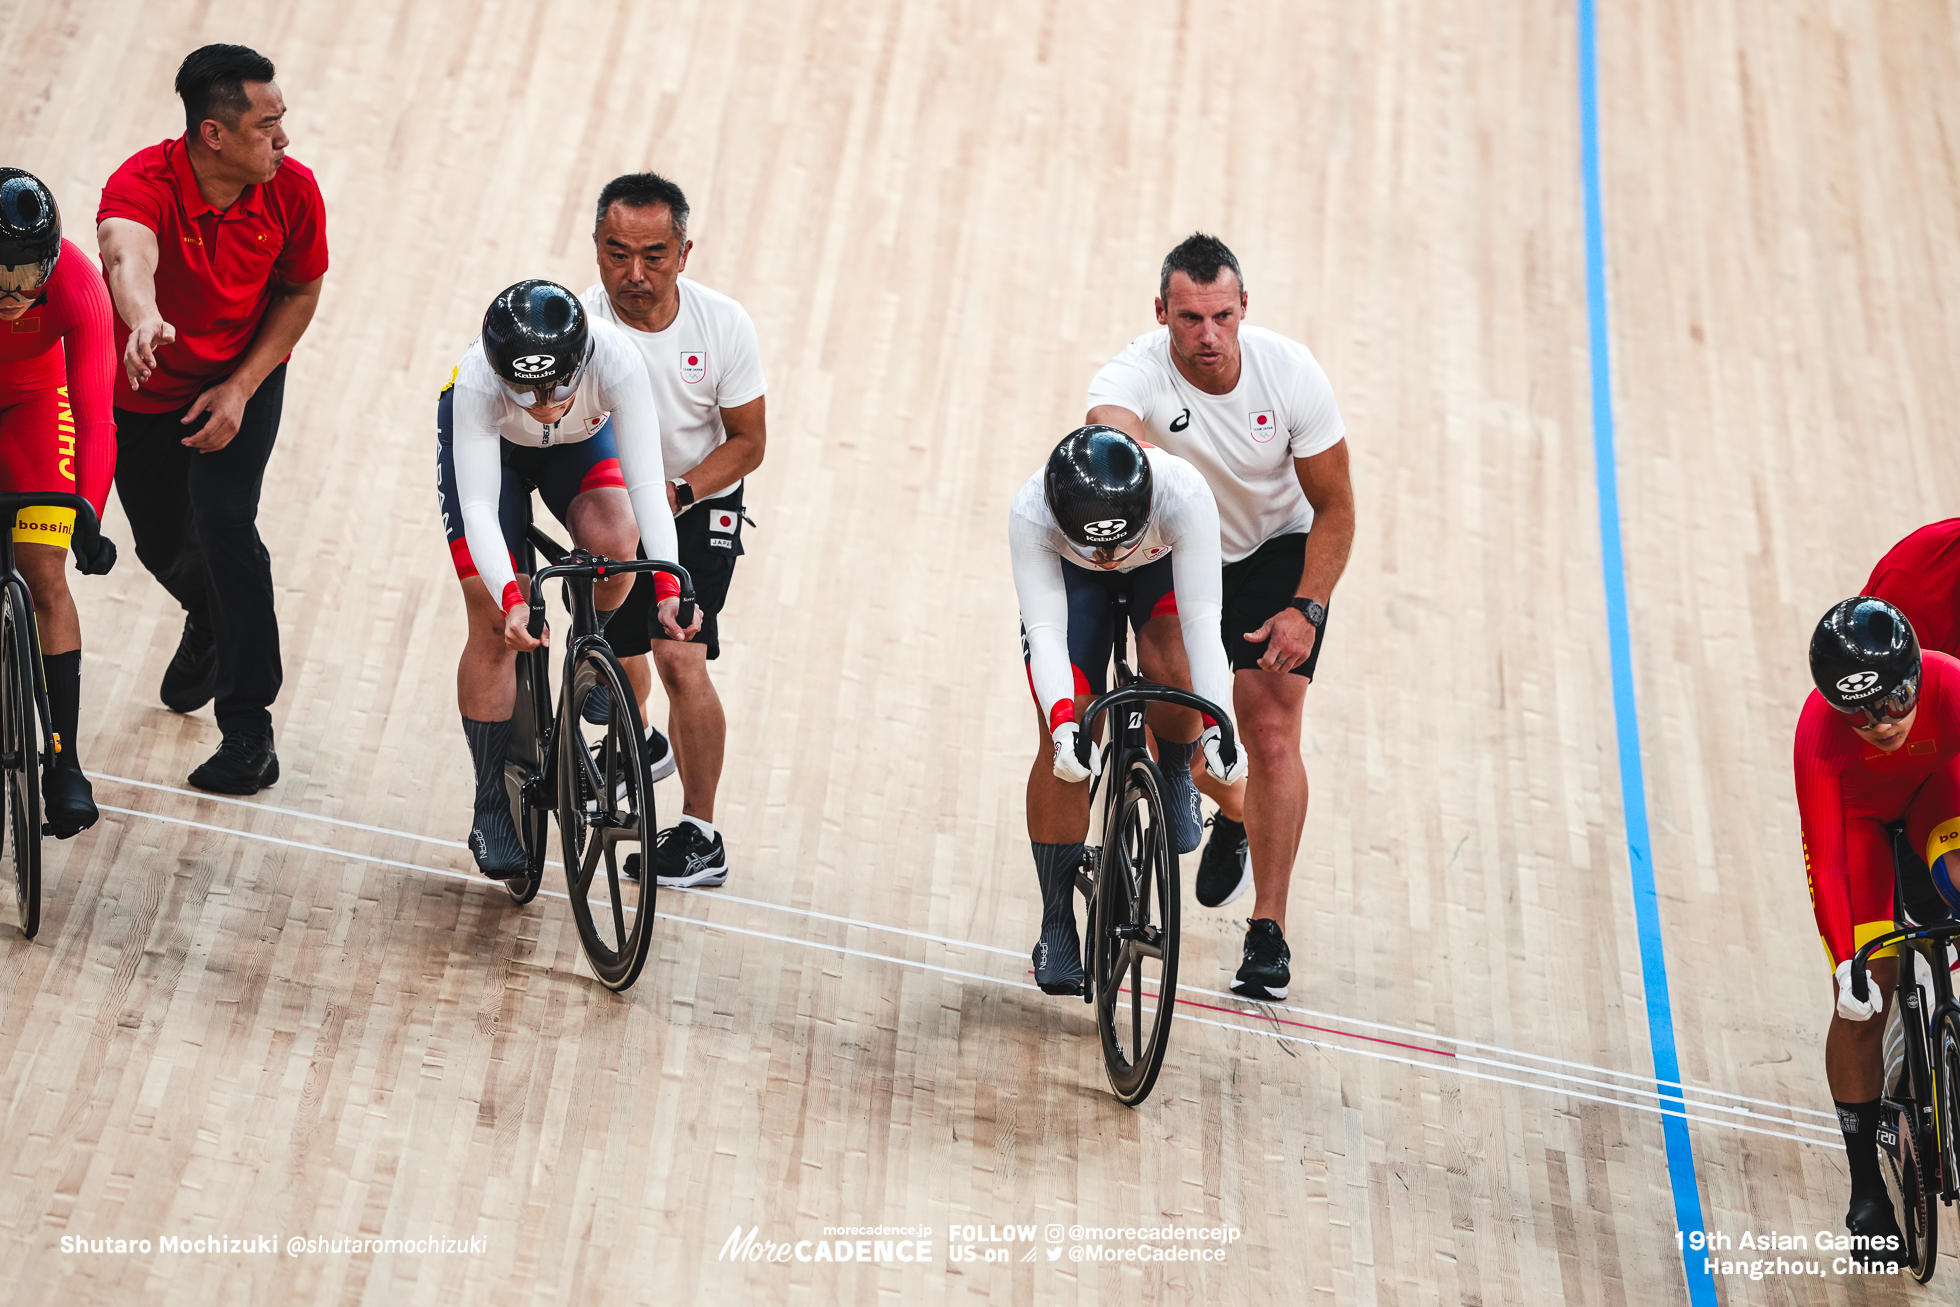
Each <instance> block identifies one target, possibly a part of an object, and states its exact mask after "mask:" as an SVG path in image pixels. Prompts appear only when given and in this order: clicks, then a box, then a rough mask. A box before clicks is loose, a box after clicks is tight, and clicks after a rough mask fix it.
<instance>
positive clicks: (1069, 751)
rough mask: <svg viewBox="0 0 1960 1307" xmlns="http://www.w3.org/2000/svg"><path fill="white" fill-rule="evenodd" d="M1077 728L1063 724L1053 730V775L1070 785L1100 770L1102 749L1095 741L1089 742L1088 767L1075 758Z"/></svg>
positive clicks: (1086, 778) (1073, 724)
mask: <svg viewBox="0 0 1960 1307" xmlns="http://www.w3.org/2000/svg"><path fill="white" fill-rule="evenodd" d="M1078 729H1079V728H1078V727H1077V725H1076V724H1075V723H1074V722H1063V723H1062V724H1061V725H1060V726H1057V727H1056V728H1055V775H1057V776H1059V777H1061V778H1062V779H1063V780H1065V781H1067V782H1069V783H1070V784H1076V783H1078V782H1081V781H1086V780H1088V779H1089V778H1090V777H1091V776H1093V775H1095V774H1096V773H1097V772H1099V771H1101V770H1102V749H1101V747H1100V746H1098V745H1097V744H1096V743H1095V741H1093V740H1092V741H1090V742H1089V765H1088V766H1087V767H1084V766H1083V765H1082V760H1081V759H1079V758H1077V757H1076V756H1075V738H1076V733H1077V731H1078Z"/></svg>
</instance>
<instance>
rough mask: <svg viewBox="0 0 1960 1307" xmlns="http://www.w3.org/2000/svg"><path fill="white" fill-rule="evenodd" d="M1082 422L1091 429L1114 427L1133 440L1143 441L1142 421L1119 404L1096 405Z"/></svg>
mask: <svg viewBox="0 0 1960 1307" xmlns="http://www.w3.org/2000/svg"><path fill="white" fill-rule="evenodd" d="M1084 421H1085V422H1086V423H1087V424H1088V425H1090V426H1092V427H1098V426H1101V427H1115V428H1116V429H1117V430H1118V431H1120V432H1122V433H1123V434H1124V435H1126V436H1129V437H1131V438H1132V439H1134V440H1138V441H1142V440H1144V434H1143V419H1142V418H1141V417H1139V416H1137V415H1136V414H1135V413H1132V412H1130V410H1128V409H1127V408H1124V407H1123V406H1122V405H1120V404H1098V405H1096V406H1095V407H1094V408H1092V409H1090V410H1089V415H1088V417H1086V418H1085V419H1084Z"/></svg>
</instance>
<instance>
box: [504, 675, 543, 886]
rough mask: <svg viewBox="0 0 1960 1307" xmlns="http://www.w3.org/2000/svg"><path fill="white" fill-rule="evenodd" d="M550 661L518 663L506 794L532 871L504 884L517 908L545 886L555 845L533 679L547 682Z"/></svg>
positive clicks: (508, 753) (506, 773)
mask: <svg viewBox="0 0 1960 1307" xmlns="http://www.w3.org/2000/svg"><path fill="white" fill-rule="evenodd" d="M544 659H545V655H544V654H543V653H542V652H534V653H527V654H522V655H520V656H519V657H518V659H517V707H516V711H514V712H513V713H512V714H511V724H510V747H509V749H508V750H507V751H506V753H505V755H504V793H505V794H507V795H509V796H510V816H511V820H512V821H513V822H514V823H516V825H517V840H518V843H520V844H522V845H523V846H524V859H525V862H526V863H527V864H528V866H529V870H528V871H526V872H525V873H524V874H523V875H520V876H512V877H511V878H510V879H509V880H507V881H505V882H504V889H505V891H506V892H508V893H509V894H510V897H511V901H512V902H513V903H518V904H524V903H529V902H530V901H531V900H532V899H534V898H536V897H537V896H538V889H539V887H540V886H542V885H543V884H544V855H545V849H546V848H547V847H548V846H549V845H550V842H551V809H550V808H549V807H547V806H545V805H544V804H543V803H541V802H540V800H542V799H543V797H544V796H543V794H542V793H541V791H542V790H543V788H544V775H545V765H544V764H545V757H544V734H545V732H544V725H545V724H544V722H543V721H542V720H541V719H540V715H539V713H538V711H537V707H536V704H537V695H536V691H535V690H534V689H533V686H532V680H533V677H537V676H543V675H545V674H546V672H545V663H544Z"/></svg>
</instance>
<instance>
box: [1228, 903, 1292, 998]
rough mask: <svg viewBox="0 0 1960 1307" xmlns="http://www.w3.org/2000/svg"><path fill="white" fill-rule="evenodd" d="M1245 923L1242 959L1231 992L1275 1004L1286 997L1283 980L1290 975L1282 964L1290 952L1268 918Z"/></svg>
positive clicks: (1288, 957)
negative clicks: (1243, 958) (1243, 957)
mask: <svg viewBox="0 0 1960 1307" xmlns="http://www.w3.org/2000/svg"><path fill="white" fill-rule="evenodd" d="M1245 924H1246V932H1245V962H1244V963H1243V964H1242V965H1241V966H1240V967H1239V974H1238V975H1237V976H1235V977H1233V978H1232V992H1233V993H1234V994H1237V995H1238V996H1239V997H1240V998H1251V999H1259V1000H1261V1001H1265V1002H1274V1003H1276V1002H1278V1001H1279V1000H1280V999H1283V998H1285V997H1286V985H1287V982H1288V981H1290V980H1291V979H1292V978H1293V975H1292V972H1290V971H1289V970H1288V969H1287V965H1286V964H1287V963H1288V962H1289V961H1291V960H1292V958H1293V951H1292V950H1291V949H1289V948H1287V947H1286V937H1285V935H1283V934H1281V932H1280V928H1279V923H1278V922H1277V921H1274V920H1272V919H1271V918H1270V917H1259V918H1257V919H1254V920H1248V921H1247V922H1246V923H1245Z"/></svg>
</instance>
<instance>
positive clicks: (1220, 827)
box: [1196, 812, 1252, 908]
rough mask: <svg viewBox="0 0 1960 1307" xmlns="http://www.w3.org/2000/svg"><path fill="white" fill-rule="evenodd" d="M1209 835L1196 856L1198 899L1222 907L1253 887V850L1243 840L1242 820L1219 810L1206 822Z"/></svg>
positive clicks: (1215, 906)
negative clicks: (1203, 849)
mask: <svg viewBox="0 0 1960 1307" xmlns="http://www.w3.org/2000/svg"><path fill="white" fill-rule="evenodd" d="M1205 824H1206V825H1207V826H1209V827H1211V838H1210V839H1208V840H1206V841H1205V852H1204V856H1203V857H1202V858H1200V859H1198V884H1197V886H1196V891H1197V895H1198V902H1199V903H1200V904H1202V905H1203V906H1205V907H1207V908H1222V907H1224V906H1225V905H1226V904H1227V903H1230V902H1232V901H1233V900H1234V899H1236V898H1238V897H1239V895H1241V894H1243V893H1245V892H1246V890H1247V889H1249V888H1251V886H1252V849H1251V847H1250V846H1249V845H1247V844H1246V842H1245V823H1243V822H1237V821H1233V820H1232V819H1231V818H1230V817H1227V816H1226V815H1225V814H1224V813H1222V812H1221V813H1219V814H1217V815H1216V816H1214V817H1213V818H1212V819H1211V820H1210V821H1208V822H1206V823H1205Z"/></svg>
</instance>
